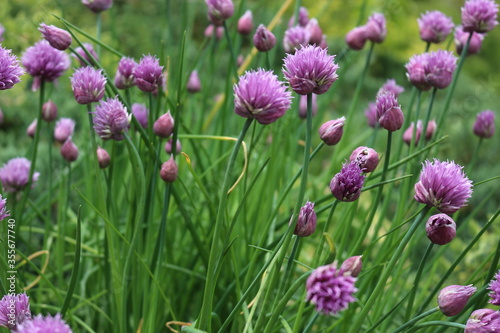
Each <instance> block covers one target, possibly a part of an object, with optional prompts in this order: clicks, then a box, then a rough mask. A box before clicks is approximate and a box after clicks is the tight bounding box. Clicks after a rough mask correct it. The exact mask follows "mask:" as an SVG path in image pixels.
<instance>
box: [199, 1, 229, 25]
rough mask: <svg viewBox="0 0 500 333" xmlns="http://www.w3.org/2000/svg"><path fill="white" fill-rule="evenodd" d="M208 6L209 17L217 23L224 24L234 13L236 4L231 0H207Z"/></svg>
mask: <svg viewBox="0 0 500 333" xmlns="http://www.w3.org/2000/svg"><path fill="white" fill-rule="evenodd" d="M205 2H206V4H207V7H208V18H209V19H210V21H211V22H212V23H213V24H215V25H222V23H223V21H225V20H227V19H228V18H230V17H231V16H233V14H234V4H233V2H232V1H231V0H205Z"/></svg>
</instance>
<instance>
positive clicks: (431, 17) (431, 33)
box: [417, 10, 454, 43]
mask: <svg viewBox="0 0 500 333" xmlns="http://www.w3.org/2000/svg"><path fill="white" fill-rule="evenodd" d="M417 22H418V28H419V30H420V38H421V39H422V40H423V41H424V42H427V43H441V42H442V41H444V40H445V39H446V37H448V35H449V34H450V32H451V29H453V26H454V25H453V21H452V20H451V17H448V16H446V15H444V14H443V13H441V12H440V11H437V10H434V11H431V12H425V14H422V15H421V16H420V18H418V19H417Z"/></svg>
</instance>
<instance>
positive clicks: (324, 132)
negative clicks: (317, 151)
mask: <svg viewBox="0 0 500 333" xmlns="http://www.w3.org/2000/svg"><path fill="white" fill-rule="evenodd" d="M344 124H345V117H340V118H338V119H334V120H330V121H327V122H326V123H324V124H323V125H321V127H320V128H319V137H320V138H321V140H323V142H324V143H325V144H326V145H328V146H334V145H336V144H337V143H339V141H340V139H342V135H343V134H344Z"/></svg>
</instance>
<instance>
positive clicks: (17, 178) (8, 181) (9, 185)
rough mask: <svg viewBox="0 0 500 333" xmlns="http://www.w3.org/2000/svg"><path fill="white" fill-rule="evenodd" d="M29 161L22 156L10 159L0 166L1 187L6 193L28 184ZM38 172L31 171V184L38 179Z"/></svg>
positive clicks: (18, 189) (21, 188)
mask: <svg viewBox="0 0 500 333" xmlns="http://www.w3.org/2000/svg"><path fill="white" fill-rule="evenodd" d="M30 168H31V162H30V161H29V160H28V159H26V158H24V157H15V158H13V159H10V160H9V161H8V162H7V163H5V164H4V165H3V167H2V168H0V181H2V185H3V189H4V191H5V192H8V193H15V192H18V191H21V190H23V189H24V188H25V187H26V186H27V185H28V180H29V174H30ZM39 176H40V173H39V172H34V173H33V178H32V184H33V185H34V184H35V182H36V181H37V180H38V177H39Z"/></svg>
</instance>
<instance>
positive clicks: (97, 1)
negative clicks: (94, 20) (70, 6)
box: [82, 0, 113, 13]
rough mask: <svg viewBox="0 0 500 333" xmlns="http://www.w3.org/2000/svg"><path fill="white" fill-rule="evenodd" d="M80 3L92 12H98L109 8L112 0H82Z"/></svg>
mask: <svg viewBox="0 0 500 333" xmlns="http://www.w3.org/2000/svg"><path fill="white" fill-rule="evenodd" d="M82 3H83V4H84V5H85V6H86V7H87V8H88V9H90V10H91V11H93V12H94V13H100V12H103V11H105V10H108V9H110V8H111V6H112V5H113V0H82Z"/></svg>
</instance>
